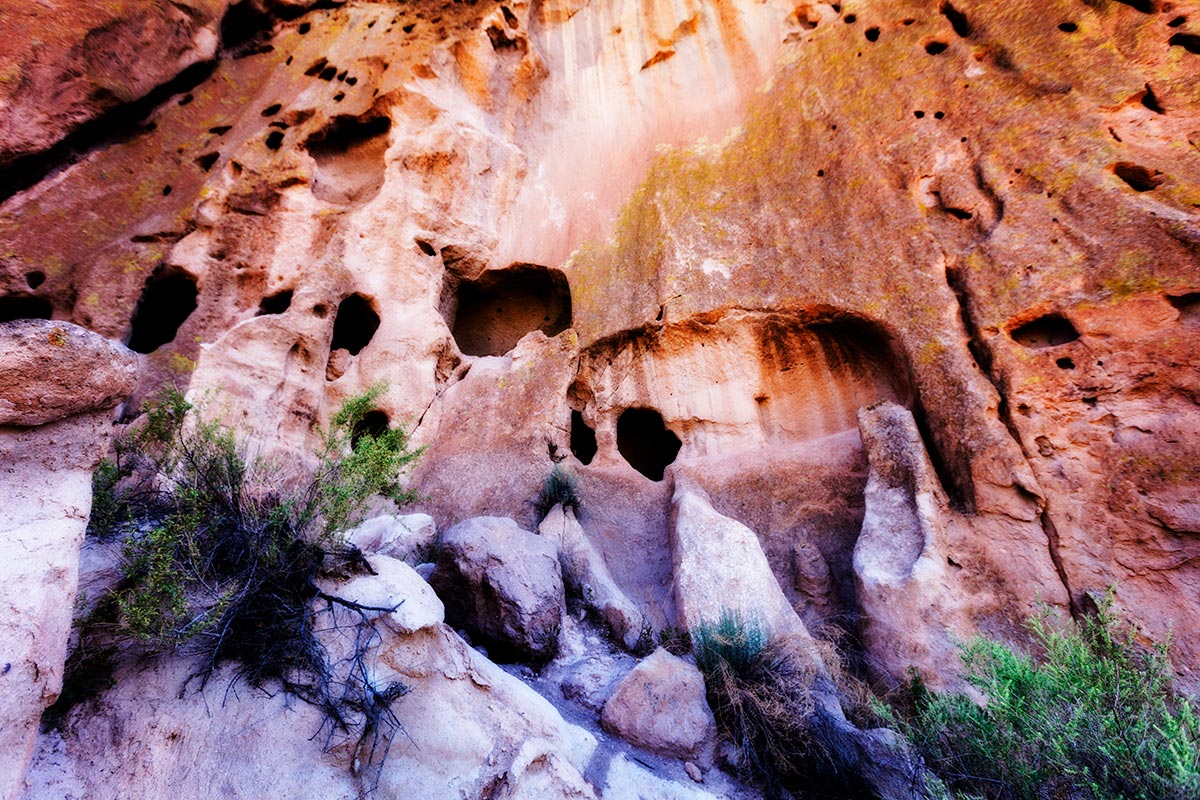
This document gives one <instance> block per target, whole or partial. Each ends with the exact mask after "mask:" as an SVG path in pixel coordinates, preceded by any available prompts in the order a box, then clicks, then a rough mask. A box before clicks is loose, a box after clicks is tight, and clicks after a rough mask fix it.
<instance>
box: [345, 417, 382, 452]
mask: <svg viewBox="0 0 1200 800" xmlns="http://www.w3.org/2000/svg"><path fill="white" fill-rule="evenodd" d="M388 423H389V420H388V415H387V413H386V412H384V411H380V410H379V409H375V410H374V411H368V412H367V413H366V414H363V418H362V419H360V420H359V421H358V423H357V424H356V425H355V426H354V430H352V431H351V432H350V445H351V447H353V446H354V445H356V444H358V440H359V439H361V438H362V437H364V436H371V437H373V438H379V437H380V436H382V435H383V434H384V433H386V432H387V429H388Z"/></svg>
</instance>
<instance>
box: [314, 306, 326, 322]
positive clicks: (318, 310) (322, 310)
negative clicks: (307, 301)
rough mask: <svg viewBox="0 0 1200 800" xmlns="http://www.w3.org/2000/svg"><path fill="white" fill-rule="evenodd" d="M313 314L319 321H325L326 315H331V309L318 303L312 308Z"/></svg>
mask: <svg viewBox="0 0 1200 800" xmlns="http://www.w3.org/2000/svg"><path fill="white" fill-rule="evenodd" d="M312 313H313V316H314V317H316V318H317V319H325V315H326V314H328V313H329V307H328V306H327V305H325V304H324V303H317V304H316V305H315V306H313V307H312Z"/></svg>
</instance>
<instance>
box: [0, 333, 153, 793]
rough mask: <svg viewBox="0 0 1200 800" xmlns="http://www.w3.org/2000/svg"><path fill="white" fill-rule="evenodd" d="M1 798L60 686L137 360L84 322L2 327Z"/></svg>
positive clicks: (20, 771) (13, 786) (20, 770)
mask: <svg viewBox="0 0 1200 800" xmlns="http://www.w3.org/2000/svg"><path fill="white" fill-rule="evenodd" d="M0 353H2V354H3V358H2V359H0V498H3V502H0V552H2V553H3V557H2V558H0V717H3V719H4V720H5V723H4V726H3V735H2V736H0V797H4V798H8V797H12V796H14V793H15V792H16V791H17V789H18V787H19V786H20V785H21V782H22V780H23V778H24V775H25V769H26V767H27V766H28V764H29V757H30V755H31V754H32V752H33V748H34V745H35V742H36V738H37V727H38V720H39V719H40V718H41V715H42V711H44V710H45V708H46V707H47V706H49V705H50V704H51V703H53V702H54V700H55V699H56V698H57V697H58V693H59V691H60V690H61V688H62V679H63V664H64V661H65V660H66V655H67V639H68V637H69V635H70V632H71V611H72V608H73V607H74V604H75V590H76V586H77V582H78V572H79V548H80V545H81V544H82V543H83V534H84V530H85V528H86V527H87V519H88V513H89V512H90V510H91V505H92V491H91V489H92V479H91V475H92V470H94V469H95V468H96V465H97V464H98V463H99V461H100V459H101V458H102V457H103V455H104V453H105V450H106V449H107V447H108V442H109V439H110V436H111V431H112V424H111V418H112V409H113V407H114V406H115V405H117V403H118V402H120V401H121V400H122V399H123V398H124V397H125V396H127V395H128V394H129V393H130V392H132V391H133V387H134V385H135V384H136V382H137V362H136V360H135V359H134V356H133V354H132V353H130V352H129V351H128V350H126V349H125V348H124V347H122V346H121V345H118V344H114V343H112V342H109V341H106V340H105V339H104V338H102V337H100V336H97V335H96V334H94V333H92V332H90V331H87V330H84V329H82V328H80V327H78V326H76V325H72V324H70V323H62V322H49V321H43V320H24V321H16V322H4V323H0Z"/></svg>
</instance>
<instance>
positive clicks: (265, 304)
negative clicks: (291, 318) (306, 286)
mask: <svg viewBox="0 0 1200 800" xmlns="http://www.w3.org/2000/svg"><path fill="white" fill-rule="evenodd" d="M291 307H292V290H291V289H284V290H283V291H282V292H276V293H275V294H273V295H270V296H268V297H264V298H263V299H262V302H261V303H259V304H258V314H256V315H255V316H259V317H262V316H267V315H269V314H282V313H283V312H285V311H287V310H288V309H289V308H291Z"/></svg>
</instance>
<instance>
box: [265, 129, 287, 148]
mask: <svg viewBox="0 0 1200 800" xmlns="http://www.w3.org/2000/svg"><path fill="white" fill-rule="evenodd" d="M263 144H265V145H266V146H267V149H268V150H278V149H279V148H280V147H282V146H283V133H282V132H281V131H271V132H270V133H269V134H267V138H266V140H265V141H264V142H263Z"/></svg>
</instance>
